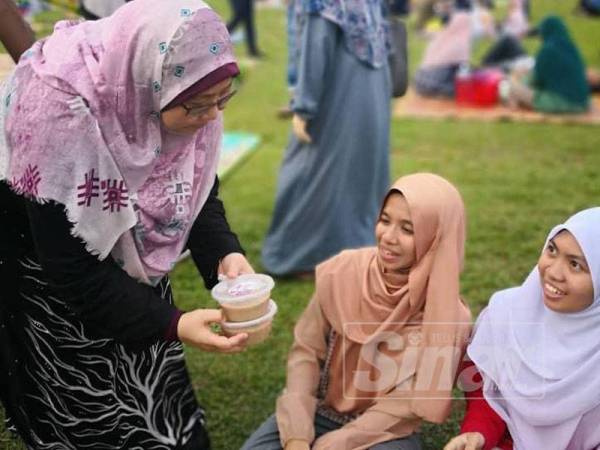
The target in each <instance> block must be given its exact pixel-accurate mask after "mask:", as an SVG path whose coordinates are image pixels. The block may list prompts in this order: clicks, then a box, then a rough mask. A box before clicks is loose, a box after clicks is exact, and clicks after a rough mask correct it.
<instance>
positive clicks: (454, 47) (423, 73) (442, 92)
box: [414, 11, 493, 97]
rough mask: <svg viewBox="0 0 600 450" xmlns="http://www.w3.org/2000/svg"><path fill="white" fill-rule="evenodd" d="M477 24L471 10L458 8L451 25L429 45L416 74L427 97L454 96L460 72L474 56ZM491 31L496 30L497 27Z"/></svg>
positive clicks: (416, 82) (420, 91)
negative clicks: (474, 37) (472, 46)
mask: <svg viewBox="0 0 600 450" xmlns="http://www.w3.org/2000/svg"><path fill="white" fill-rule="evenodd" d="M488 26H489V25H488ZM477 27H479V28H481V27H480V26H479V25H478V26H477ZM475 28H476V26H475V25H474V21H473V20H472V17H471V15H470V13H469V12H465V11H457V12H456V13H454V14H453V15H452V17H451V19H450V22H449V23H448V25H446V27H445V28H443V29H442V31H440V32H438V33H437V34H436V35H435V36H434V37H433V39H432V40H431V42H429V44H428V45H427V48H426V49H425V55H424V57H423V60H422V61H421V64H420V66H419V68H418V69H417V72H416V73H415V77H414V88H415V90H416V91H417V93H418V94H420V95H422V96H424V97H434V96H443V97H453V96H454V79H455V77H456V74H457V73H458V71H459V69H460V67H461V66H463V65H467V64H468V63H469V60H470V58H471V40H472V36H473V34H474V32H475V30H474V29H475ZM488 32H493V28H492V29H488Z"/></svg>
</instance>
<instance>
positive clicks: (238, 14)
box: [227, 0, 259, 56]
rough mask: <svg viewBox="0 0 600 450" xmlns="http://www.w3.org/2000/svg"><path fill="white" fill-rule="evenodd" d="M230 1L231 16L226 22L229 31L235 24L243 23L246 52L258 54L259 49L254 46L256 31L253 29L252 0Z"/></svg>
mask: <svg viewBox="0 0 600 450" xmlns="http://www.w3.org/2000/svg"><path fill="white" fill-rule="evenodd" d="M230 3H231V8H232V9H233V17H232V19H231V20H230V21H229V23H228V24H227V29H228V30H229V33H233V31H234V30H235V29H236V28H237V26H238V25H239V24H240V23H243V24H244V27H245V29H246V30H245V31H246V45H247V46H248V53H249V54H250V55H252V56H258V54H259V51H258V48H257V47H256V33H255V31H254V0H230Z"/></svg>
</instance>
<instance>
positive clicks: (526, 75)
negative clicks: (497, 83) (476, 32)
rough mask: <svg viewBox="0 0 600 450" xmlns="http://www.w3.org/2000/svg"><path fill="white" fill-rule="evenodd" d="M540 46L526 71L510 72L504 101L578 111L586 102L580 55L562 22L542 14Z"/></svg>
mask: <svg viewBox="0 0 600 450" xmlns="http://www.w3.org/2000/svg"><path fill="white" fill-rule="evenodd" d="M539 30H540V34H541V37H542V46H541V48H540V50H539V51H538V53H537V55H536V57H535V65H534V67H533V69H532V70H530V71H518V70H515V71H513V72H512V73H511V76H510V85H509V90H508V102H509V103H510V104H512V105H513V106H523V107H525V108H530V109H535V110H536V111H542V112H547V113H580V112H584V111H587V110H588V108H589V106H590V87H589V85H588V80H587V77H586V69H585V64H584V61H583V58H582V57H581V54H580V53H579V50H578V49H577V46H576V45H575V43H574V42H573V41H572V40H571V37H570V35H569V31H568V30H567V27H566V26H565V24H564V22H563V21H562V20H561V19H560V18H559V17H557V16H548V17H546V18H545V19H544V20H543V21H542V23H541V25H540V27H539Z"/></svg>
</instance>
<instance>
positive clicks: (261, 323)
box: [221, 300, 277, 345]
mask: <svg viewBox="0 0 600 450" xmlns="http://www.w3.org/2000/svg"><path fill="white" fill-rule="evenodd" d="M267 305H268V310H267V313H266V314H265V315H264V316H262V317H259V318H258V319H254V320H248V321H246V322H222V323H221V328H222V329H223V333H224V334H225V336H234V335H236V334H239V333H248V345H254V344H259V343H261V342H263V341H264V340H265V339H267V338H268V337H269V334H271V327H272V324H273V317H275V314H276V313H277V303H275V302H274V301H273V300H269V301H268V302H267Z"/></svg>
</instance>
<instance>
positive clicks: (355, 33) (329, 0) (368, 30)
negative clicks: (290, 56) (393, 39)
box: [294, 0, 390, 68]
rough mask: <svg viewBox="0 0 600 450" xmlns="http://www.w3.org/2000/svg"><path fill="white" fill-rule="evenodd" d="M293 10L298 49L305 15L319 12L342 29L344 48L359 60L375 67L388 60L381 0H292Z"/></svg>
mask: <svg viewBox="0 0 600 450" xmlns="http://www.w3.org/2000/svg"><path fill="white" fill-rule="evenodd" d="M294 9H295V17H294V20H295V21H296V33H297V37H296V39H297V42H296V48H297V49H300V48H302V45H301V37H302V30H303V28H304V23H305V21H306V16H307V15H308V14H318V15H321V16H322V17H323V18H325V19H327V20H329V21H330V22H333V23H335V24H336V25H338V26H339V27H340V28H341V29H342V32H343V33H344V41H345V43H346V47H347V48H348V50H349V51H350V52H351V53H352V54H354V55H355V56H356V57H357V58H358V59H359V60H360V61H362V62H364V63H366V64H368V65H369V66H371V67H374V68H379V67H381V66H383V65H384V64H385V62H386V61H387V57H388V55H389V52H390V43H389V31H388V28H389V27H388V23H387V20H386V19H385V2H384V1H383V0H295V1H294Z"/></svg>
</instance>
